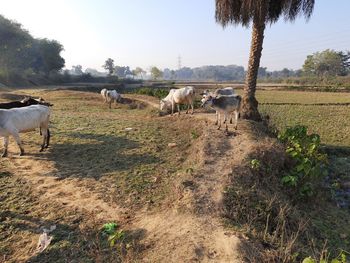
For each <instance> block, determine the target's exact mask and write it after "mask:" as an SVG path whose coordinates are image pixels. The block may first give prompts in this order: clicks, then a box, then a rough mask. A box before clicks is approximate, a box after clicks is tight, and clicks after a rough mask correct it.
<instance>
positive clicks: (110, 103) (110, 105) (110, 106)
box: [109, 100, 112, 109]
mask: <svg viewBox="0 0 350 263" xmlns="http://www.w3.org/2000/svg"><path fill="white" fill-rule="evenodd" d="M111 108H112V100H110V101H109V109H111Z"/></svg>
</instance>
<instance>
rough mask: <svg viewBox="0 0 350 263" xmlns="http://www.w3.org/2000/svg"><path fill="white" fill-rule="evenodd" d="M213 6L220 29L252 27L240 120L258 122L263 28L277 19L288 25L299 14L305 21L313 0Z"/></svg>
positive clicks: (223, 0) (234, 0) (236, 0)
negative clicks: (256, 94) (258, 82)
mask: <svg viewBox="0 0 350 263" xmlns="http://www.w3.org/2000/svg"><path fill="white" fill-rule="evenodd" d="M215 2H216V13H215V18H216V21H217V22H218V23H220V24H221V25H222V26H223V27H225V26H227V25H228V24H231V23H233V24H242V25H243V26H247V27H248V26H249V25H250V24H251V23H252V29H253V32H252V42H251V49H250V56H249V62H248V71H247V75H246V84H245V87H244V92H243V100H242V107H241V116H242V117H243V118H245V119H252V120H261V116H260V114H259V111H258V101H257V100H256V98H255V90H256V80H257V76H258V69H259V64H260V58H261V52H262V46H263V40H264V31H265V26H266V24H268V23H270V24H272V23H275V22H277V20H278V19H279V18H280V16H281V15H283V16H284V18H285V20H289V21H294V20H295V19H296V17H298V16H299V14H303V15H305V17H306V18H309V17H310V16H311V13H312V11H313V8H314V3H315V0H274V1H271V0H215Z"/></svg>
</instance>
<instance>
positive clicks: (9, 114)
mask: <svg viewBox="0 0 350 263" xmlns="http://www.w3.org/2000/svg"><path fill="white" fill-rule="evenodd" d="M49 120H50V108H49V107H47V106H44V105H32V106H28V107H23V108H13V109H8V110H3V109H0V136H1V137H3V138H4V153H3V154H2V157H5V156H6V155H7V148H8V143H9V136H10V135H12V136H13V138H15V140H16V142H17V145H18V147H19V149H20V151H21V153H20V155H23V154H24V149H23V146H22V142H21V139H20V137H19V133H21V132H27V131H32V130H34V129H35V128H40V129H41V133H42V135H43V143H42V145H41V149H40V151H43V150H44V148H45V144H48V139H49V138H48V136H49V134H48V128H49Z"/></svg>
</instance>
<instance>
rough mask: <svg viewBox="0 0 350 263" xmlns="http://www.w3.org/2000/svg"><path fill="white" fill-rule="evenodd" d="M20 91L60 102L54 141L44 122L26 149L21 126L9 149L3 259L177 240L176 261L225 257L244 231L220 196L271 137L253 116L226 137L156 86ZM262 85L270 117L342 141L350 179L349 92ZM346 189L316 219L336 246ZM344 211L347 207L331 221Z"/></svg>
mask: <svg viewBox="0 0 350 263" xmlns="http://www.w3.org/2000/svg"><path fill="white" fill-rule="evenodd" d="M14 94H31V95H33V96H42V97H44V98H45V99H46V100H47V101H50V102H51V103H53V104H54V106H53V109H52V118H51V120H52V122H51V124H52V125H51V133H52V146H51V147H50V148H49V149H48V151H47V152H45V153H39V152H38V149H39V143H40V137H39V134H38V131H36V132H30V133H27V134H22V135H21V138H22V139H23V141H24V147H25V150H26V153H27V154H26V155H25V156H23V157H18V156H17V155H18V151H19V150H18V148H17V146H16V145H15V144H14V142H13V139H12V138H11V139H10V149H9V158H2V159H1V160H0V168H1V171H0V232H1V235H0V255H1V257H0V262H119V261H125V262H135V261H138V260H140V258H144V257H147V259H150V260H152V259H153V262H158V261H162V259H163V260H165V259H168V258H167V253H172V252H173V251H176V253H175V252H174V255H173V257H172V258H171V259H169V261H171V262H176V260H177V262H187V261H190V260H197V261H201V260H204V261H205V260H209V259H213V258H215V259H216V260H218V261H217V262H220V259H221V260H223V261H222V262H225V260H226V259H227V258H225V257H224V256H223V255H224V254H225V253H226V252H227V251H226V249H227V247H228V245H227V244H231V243H232V242H233V243H234V244H236V242H238V241H237V240H236V239H232V238H230V237H232V236H234V235H235V234H233V233H234V232H232V231H231V230H228V229H225V228H224V229H221V225H222V224H221V223H220V220H218V219H217V218H216V216H214V215H216V213H217V212H216V208H213V207H215V204H216V202H218V199H220V198H219V197H218V196H221V194H222V192H223V189H224V187H225V184H226V183H227V180H228V178H229V176H232V173H233V172H232V169H233V168H232V167H234V166H239V165H241V164H243V163H244V162H245V161H246V158H247V156H248V155H249V153H250V151H253V149H255V148H256V145H255V144H257V145H258V144H259V143H261V144H264V143H265V144H267V142H266V140H265V139H264V142H260V141H259V138H260V137H259V136H256V135H254V134H252V132H251V131H250V130H251V129H252V127H253V126H251V124H250V123H249V122H244V121H242V122H241V123H240V124H239V127H238V132H237V133H236V134H234V135H236V136H233V135H231V136H228V137H226V136H224V135H223V133H222V132H221V131H217V130H216V129H215V127H214V126H213V125H212V123H211V122H212V120H211V119H209V120H208V115H207V114H203V113H199V114H195V115H193V116H188V115H183V116H181V117H170V116H160V114H159V112H158V110H157V109H155V108H154V107H152V106H150V105H153V106H156V105H157V104H158V99H156V98H152V97H148V96H140V95H128V96H127V99H126V100H125V101H124V102H125V103H123V104H118V105H113V106H112V109H111V110H109V109H108V106H107V105H106V104H103V103H102V100H101V98H100V95H99V94H98V93H96V92H95V93H93V92H82V91H69V90H44V89H33V90H31V89H25V90H16V91H14V92H9V91H8V90H7V91H4V92H2V93H0V98H1V100H8V99H15V98H16V95H14ZM257 97H258V100H259V102H260V106H259V107H260V110H261V112H262V113H263V114H268V115H269V116H270V122H271V123H270V124H271V125H273V126H275V127H277V128H278V129H281V130H282V129H284V128H285V127H286V126H288V125H294V124H304V125H307V126H308V127H309V130H310V132H316V133H319V134H320V135H321V138H322V142H323V143H324V144H325V145H326V146H327V147H329V148H332V149H333V148H334V149H335V150H334V152H332V155H331V156H330V157H331V167H332V169H333V170H332V171H333V174H332V176H333V179H336V178H340V183H342V184H343V183H344V184H346V183H348V182H350V175H349V170H350V167H349V163H350V159H349V155H348V153H349V148H350V136H349V134H350V106H349V104H350V93H326V92H298V91H278V90H275V91H258V92H257ZM146 102H147V103H146ZM201 111H203V110H201ZM210 118H212V116H211V117H210ZM269 140H270V139H269ZM271 140H272V139H271ZM172 143H175V146H174V147H173V146H172ZM169 144H170V145H169ZM221 177H222V178H221ZM346 191H348V190H346ZM342 194H344V193H343V192H342ZM348 198H349V195H342V196H341V198H340V199H339V200H338V201H339V202H343V203H344V202H345V206H344V207H345V208H343V209H338V208H336V207H335V205H334V207H335V208H334V209H335V210H333V209H332V210H329V217H328V216H327V215H325V214H324V213H323V212H320V211H318V212H315V211H316V210H315V209H314V210H313V211H311V212H310V213H312V216H313V220H314V221H313V223H314V224H315V225H316V226H318V225H319V228H320V229H322V228H324V231H325V232H322V233H321V234H320V239H322V240H323V238H328V239H331V242H330V243H331V244H332V245H334V246H336V247H339V246H341V245H344V246H343V247H344V248H345V247H347V248H349V246H350V244H349V243H348V242H347V241H346V240H347V238H348V237H349V235H350V232H349V229H350V228H349V227H347V226H346V225H344V224H346V222H348V221H346V216H348V208H346V207H347V206H348V205H349V200H348ZM212 199H213V200H214V201H213V200H212ZM329 207H331V205H330V203H327V208H329ZM348 207H349V206H348ZM317 213H318V214H317ZM322 216H325V217H327V218H323V219H322V218H321V219H320V217H322ZM334 216H335V217H336V216H341V217H342V218H340V219H339V220H337V221H336V222H334V225H333V229H332V227H331V226H330V225H329V224H331V222H332V217H334ZM108 222H116V223H118V224H119V225H120V226H121V228H122V229H123V231H124V232H123V233H124V234H125V240H123V242H121V243H122V244H121V245H120V246H116V247H113V248H111V247H110V246H109V243H108V240H107V238H108V237H106V236H105V235H103V233H102V231H101V228H102V226H103V224H105V223H108ZM208 222H209V223H208ZM344 222H345V223H344ZM52 225H56V227H57V229H56V230H55V231H54V232H53V233H54V234H53V241H52V243H51V245H50V246H49V247H48V248H47V249H46V250H45V251H44V252H43V253H36V251H35V249H36V244H37V241H38V237H39V235H40V233H42V228H43V227H45V228H49V227H50V226H52ZM217 226H220V227H217ZM341 228H344V229H345V230H344V231H343V232H344V233H341V234H339V229H341ZM218 229H219V230H218ZM337 231H338V232H337ZM243 239H244V238H243ZM213 240H214V241H213ZM344 240H345V241H344ZM230 242H231V243H230ZM346 242H347V243H346ZM192 248H193V249H192ZM192 250H193V251H194V252H193V251H192ZM234 252H237V251H234ZM227 253H228V252H227ZM230 253H233V252H232V251H230V252H229V253H228V254H230ZM175 254H176V255H178V257H177V258H174V257H175ZM145 255H146V256H145ZM179 260H180V261H179ZM140 261H142V260H140ZM237 262H240V261H237Z"/></svg>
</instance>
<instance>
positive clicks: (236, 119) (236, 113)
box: [235, 111, 239, 130]
mask: <svg viewBox="0 0 350 263" xmlns="http://www.w3.org/2000/svg"><path fill="white" fill-rule="evenodd" d="M238 117H239V112H238V111H235V130H237V124H238Z"/></svg>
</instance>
